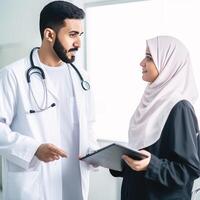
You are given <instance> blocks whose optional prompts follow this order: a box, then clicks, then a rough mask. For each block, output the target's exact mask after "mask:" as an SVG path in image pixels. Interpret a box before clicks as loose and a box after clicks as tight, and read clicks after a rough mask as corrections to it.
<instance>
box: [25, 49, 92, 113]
mask: <svg viewBox="0 0 200 200" xmlns="http://www.w3.org/2000/svg"><path fill="white" fill-rule="evenodd" d="M36 49H39V47H35V48H33V49H32V50H31V53H30V64H31V67H30V68H29V69H28V70H27V72H26V80H27V83H28V86H29V91H30V94H31V96H32V97H33V100H34V103H35V105H36V106H37V110H33V109H31V110H29V113H38V112H42V111H45V110H47V109H49V108H51V107H54V106H56V104H55V103H52V104H51V105H48V93H47V85H46V77H45V73H44V70H43V69H42V68H41V67H38V66H35V64H34V62H33V52H34V51H35V50H36ZM69 64H70V65H71V66H72V68H73V69H74V70H75V71H76V73H77V74H78V76H79V78H80V81H81V87H82V88H83V90H85V91H87V90H89V89H90V84H89V83H88V82H87V81H85V80H84V79H83V77H82V75H81V73H80V72H79V71H78V69H77V68H76V67H75V65H74V64H72V63H69ZM33 74H37V75H38V76H40V78H41V82H42V85H43V90H44V101H45V106H44V107H41V106H40V105H39V103H38V101H37V100H36V98H35V95H34V92H33V90H32V87H31V76H32V75H33Z"/></svg>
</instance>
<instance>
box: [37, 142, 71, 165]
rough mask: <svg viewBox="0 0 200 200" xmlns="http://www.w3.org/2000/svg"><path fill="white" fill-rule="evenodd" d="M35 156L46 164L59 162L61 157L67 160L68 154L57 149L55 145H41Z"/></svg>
mask: <svg viewBox="0 0 200 200" xmlns="http://www.w3.org/2000/svg"><path fill="white" fill-rule="evenodd" d="M35 155H36V156H37V158H38V159H39V160H41V161H44V162H50V161H54V160H59V159H60V157H63V158H66V157H67V154H66V153H65V151H64V150H62V149H60V148H58V147H56V146H55V145H53V144H41V145H40V146H39V147H38V149H37V151H36V153H35Z"/></svg>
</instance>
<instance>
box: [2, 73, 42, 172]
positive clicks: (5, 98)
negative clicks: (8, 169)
mask: <svg viewBox="0 0 200 200" xmlns="http://www.w3.org/2000/svg"><path fill="white" fill-rule="evenodd" d="M16 107H17V80H16V78H15V75H14V74H13V73H12V72H11V71H10V70H8V69H3V70H2V71H1V72H0V155H1V156H3V157H4V158H6V159H7V160H9V161H11V162H13V163H14V164H16V165H18V166H20V167H22V168H25V169H26V168H29V167H31V165H32V164H33V163H35V161H36V158H35V156H34V154H35V152H36V150H37V148H38V147H39V145H40V144H39V143H38V142H37V141H35V140H34V139H33V138H31V137H28V136H25V135H23V134H20V133H18V132H15V131H12V130H11V128H10V127H11V125H12V121H13V120H14V118H15V115H16Z"/></svg>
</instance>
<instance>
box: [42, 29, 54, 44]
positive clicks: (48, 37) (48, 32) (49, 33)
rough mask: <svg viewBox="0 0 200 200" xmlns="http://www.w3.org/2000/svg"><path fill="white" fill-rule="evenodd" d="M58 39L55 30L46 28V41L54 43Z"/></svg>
mask: <svg viewBox="0 0 200 200" xmlns="http://www.w3.org/2000/svg"><path fill="white" fill-rule="evenodd" d="M55 38H56V33H55V31H54V30H53V29H51V28H46V29H45V30H44V39H45V40H47V41H49V42H53V41H54V40H55Z"/></svg>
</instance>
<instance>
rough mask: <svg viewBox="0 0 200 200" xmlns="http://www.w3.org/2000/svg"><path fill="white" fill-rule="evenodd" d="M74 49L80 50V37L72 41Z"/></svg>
mask: <svg viewBox="0 0 200 200" xmlns="http://www.w3.org/2000/svg"><path fill="white" fill-rule="evenodd" d="M74 47H76V48H80V47H81V38H80V36H78V37H77V38H76V40H75V41H74Z"/></svg>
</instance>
